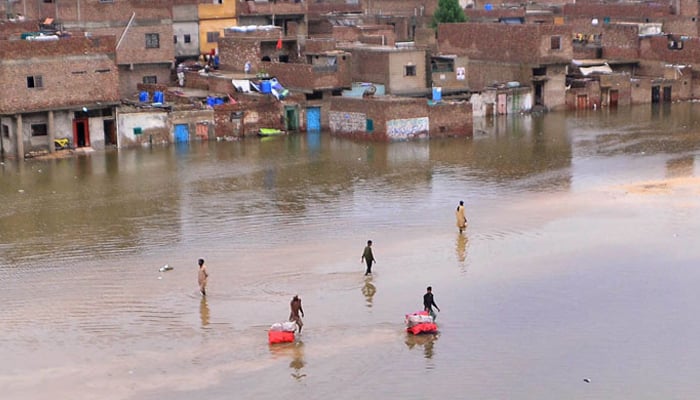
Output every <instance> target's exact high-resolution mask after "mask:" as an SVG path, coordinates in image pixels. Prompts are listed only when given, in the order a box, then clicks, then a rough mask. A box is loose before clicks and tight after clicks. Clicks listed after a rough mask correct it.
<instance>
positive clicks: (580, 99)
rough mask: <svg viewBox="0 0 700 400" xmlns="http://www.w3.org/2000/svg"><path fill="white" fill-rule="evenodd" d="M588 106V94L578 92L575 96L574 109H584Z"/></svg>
mask: <svg viewBox="0 0 700 400" xmlns="http://www.w3.org/2000/svg"><path fill="white" fill-rule="evenodd" d="M587 108H588V95H587V94H579V95H578V96H576V109H577V110H585V109H587Z"/></svg>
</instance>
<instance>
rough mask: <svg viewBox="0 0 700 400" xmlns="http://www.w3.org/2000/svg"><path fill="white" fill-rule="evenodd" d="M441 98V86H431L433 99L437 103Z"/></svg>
mask: <svg viewBox="0 0 700 400" xmlns="http://www.w3.org/2000/svg"><path fill="white" fill-rule="evenodd" d="M441 100H442V88H441V87H433V101H434V102H436V103H437V102H439V101H441Z"/></svg>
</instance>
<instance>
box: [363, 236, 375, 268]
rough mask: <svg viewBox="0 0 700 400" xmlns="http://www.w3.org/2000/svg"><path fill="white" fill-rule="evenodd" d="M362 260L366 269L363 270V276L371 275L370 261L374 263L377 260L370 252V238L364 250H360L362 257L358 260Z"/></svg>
mask: <svg viewBox="0 0 700 400" xmlns="http://www.w3.org/2000/svg"><path fill="white" fill-rule="evenodd" d="M363 261H364V262H366V263H367V270H365V276H367V275H372V263H376V262H377V261H376V260H375V259H374V254H372V241H371V240H368V241H367V246H365V250H364V251H363V252H362V258H361V259H360V262H363Z"/></svg>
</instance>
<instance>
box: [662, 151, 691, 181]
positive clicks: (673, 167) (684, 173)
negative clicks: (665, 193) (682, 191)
mask: <svg viewBox="0 0 700 400" xmlns="http://www.w3.org/2000/svg"><path fill="white" fill-rule="evenodd" d="M694 173H695V156H692V155H688V156H683V157H679V158H672V159H670V160H668V161H666V177H667V178H683V177H688V176H693V174H694Z"/></svg>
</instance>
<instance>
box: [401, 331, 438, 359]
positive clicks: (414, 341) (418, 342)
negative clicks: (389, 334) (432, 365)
mask: <svg viewBox="0 0 700 400" xmlns="http://www.w3.org/2000/svg"><path fill="white" fill-rule="evenodd" d="M437 338H438V334H437V333H421V334H419V335H412V334H410V333H407V334H406V340H405V343H406V347H408V349H409V350H413V349H414V348H415V347H419V348H422V349H423V356H424V357H425V358H426V359H428V360H430V359H432V358H433V356H434V355H435V350H434V346H435V342H436V341H437Z"/></svg>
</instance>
